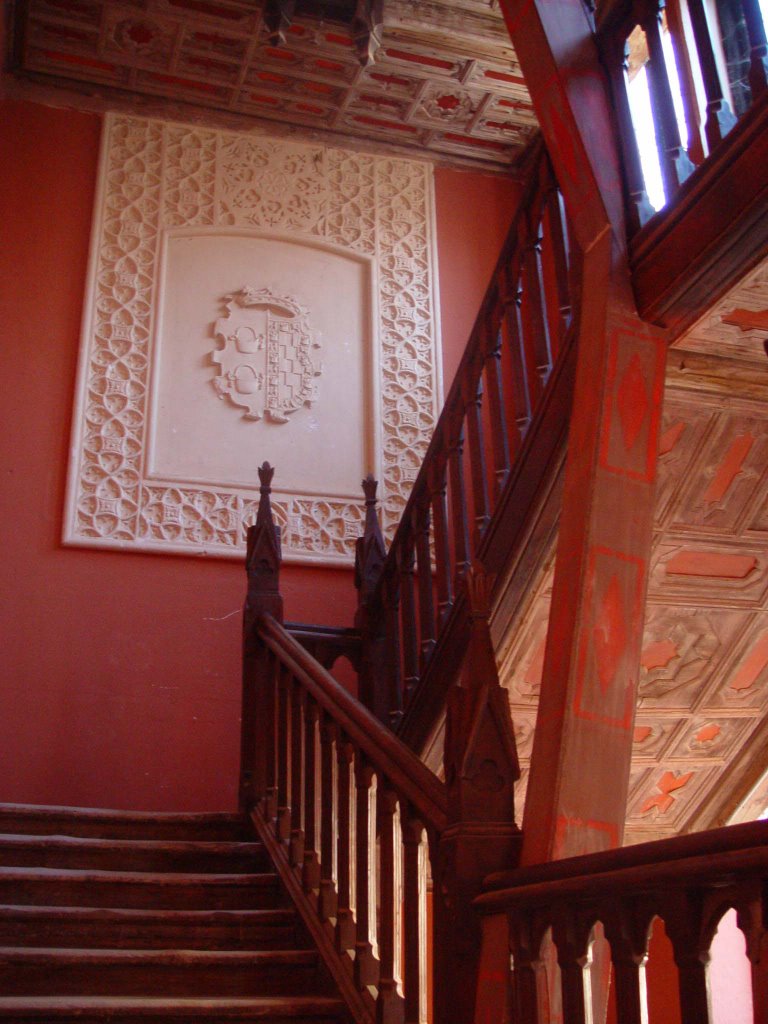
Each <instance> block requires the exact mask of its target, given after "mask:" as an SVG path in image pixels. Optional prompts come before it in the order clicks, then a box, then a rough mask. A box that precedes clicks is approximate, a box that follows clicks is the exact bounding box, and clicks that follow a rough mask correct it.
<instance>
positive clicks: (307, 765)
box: [301, 696, 320, 893]
mask: <svg viewBox="0 0 768 1024" xmlns="http://www.w3.org/2000/svg"><path fill="white" fill-rule="evenodd" d="M317 725H318V708H317V704H315V702H314V701H313V700H312V698H311V697H309V696H308V697H307V699H306V701H305V704H304V860H303V867H302V875H301V882H302V885H303V886H304V891H305V892H308V893H309V892H313V891H314V890H315V889H318V888H319V886H320V863H319V859H318V858H319V850H318V835H317V833H318V825H319V822H318V816H317V794H318V784H319V773H318V770H317V768H318V764H317V761H318V757H317V748H318V744H317Z"/></svg>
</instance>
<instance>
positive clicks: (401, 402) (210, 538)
mask: <svg viewBox="0 0 768 1024" xmlns="http://www.w3.org/2000/svg"><path fill="white" fill-rule="evenodd" d="M129 29H130V27H129V26H124V28H123V29H122V30H121V31H122V35H121V36H120V38H121V39H123V37H124V36H125V40H124V43H125V45H128V43H127V40H128V39H129V37H130V31H129ZM126 32H128V33H129V35H128V36H126V35H125V33H126ZM134 36H137V33H136V32H134ZM138 37H140V38H138ZM131 38H132V37H131ZM137 38H138V43H136V41H135V40H134V44H135V45H145V43H144V42H143V39H144V37H143V35H141V33H138V36H137ZM147 45H148V44H147ZM101 173H102V190H101V200H100V206H99V208H98V210H97V212H96V222H95V225H94V237H95V239H96V241H95V245H94V257H93V260H92V265H91V282H92V285H91V287H92V294H93V299H92V301H91V303H90V308H89V310H88V311H87V316H86V326H85V328H84V334H83V339H82V347H83V365H84V366H85V367H86V371H85V374H84V378H83V379H82V380H81V383H80V393H79V400H78V403H77V410H76V414H75V432H74V436H75V450H74V452H73V456H72V462H71V466H70V479H69V497H68V503H67V521H66V525H65V540H66V541H68V542H70V543H78V544H80V543H82V544H88V545H97V546H106V547H121V548H123V547H132V546H133V547H137V548H143V549H149V550H168V551H180V552H181V551H186V552H201V553H202V552H210V553H212V554H224V555H227V554H230V555H232V556H239V555H240V554H241V553H242V551H243V550H244V526H245V525H247V523H248V522H249V521H252V519H253V511H254V509H255V506H256V496H257V491H256V481H255V480H254V486H253V487H252V488H250V489H248V488H243V487H241V486H235V485H233V486H231V487H229V486H226V485H222V482H221V481H215V482H214V481H211V482H210V483H208V484H206V483H200V482H194V481H187V482H185V481H183V480H181V481H180V480H166V479H155V478H150V477H148V476H146V475H145V469H144V465H145V461H146V460H145V452H146V448H147V444H148V426H147V405H148V398H149V395H148V389H149V387H150V386H151V381H150V373H149V369H150V366H151V364H152V360H153V358H154V353H153V345H154V343H155V342H154V338H153V329H154V326H153V325H154V315H155V314H154V310H155V309H156V304H157V301H158V298H159V296H158V294H157V287H158V285H157V282H158V280H159V279H160V270H161V268H160V261H161V251H162V241H163V237H164V232H165V231H166V230H169V229H173V228H183V227H185V226H190V225H194V226H201V227H210V228H212V229H216V228H223V229H226V228H228V227H232V228H236V229H238V230H247V229H249V228H251V229H254V230H255V231H258V232H259V233H261V234H264V233H265V232H266V233H270V232H275V233H276V234H279V235H280V236H282V237H296V238H297V239H307V238H312V237H314V238H317V239H320V240H323V241H324V242H327V243H330V244H333V245H337V246H340V247H341V248H342V249H346V250H348V251H350V252H351V253H356V254H359V255H363V256H365V257H367V258H370V259H371V260H372V261H373V269H374V283H375V288H376V291H377V293H378V294H377V305H378V309H379V321H378V325H377V330H376V332H375V334H376V335H377V340H376V344H377V345H378V352H377V353H376V355H375V358H374V360H373V362H374V364H375V365H376V366H377V367H378V373H379V380H378V387H377V391H378V396H379V398H378V402H379V405H378V409H377V410H375V416H376V417H377V419H378V421H379V423H380V430H379V434H380V437H381V448H380V451H379V453H378V461H379V463H380V466H381V472H380V477H381V483H380V496H381V507H382V524H383V528H384V534H385V536H386V537H388V538H391V535H392V532H393V530H394V527H395V525H396V523H397V521H398V519H399V515H400V512H401V510H402V508H403V507H404V505H405V502H406V500H407V498H408V494H409V492H410V489H411V486H412V484H413V481H414V479H415V476H416V472H417V470H418V467H419V465H420V463H421V460H422V457H423V453H424V451H425V449H426V446H427V443H428V441H429V437H430V434H431V431H432V429H433V426H434V422H435V418H436V412H437V405H438V401H439V397H440V396H439V394H438V381H437V375H436V363H435V344H436V339H435V308H434V280H433V275H434V269H433V267H434V262H433V227H432V221H431V217H432V213H431V209H432V203H431V188H432V181H431V175H432V170H431V167H430V166H429V165H428V164H425V163H420V162H416V161H409V160H401V159H394V158H388V157H376V156H372V155H368V154H364V153H356V152H351V151H350V152H347V151H345V150H342V149H333V148H328V147H324V146H321V145H318V144H316V143H298V142H294V141H291V140H278V139H270V138H268V137H260V136H255V135H252V134H248V135H246V134H241V133H237V132H226V131H216V130H213V129H206V128H202V127H199V126H192V127H191V126H187V125H177V124H169V123H163V122H159V121H153V120H148V119H141V118H133V117H127V116H122V115H110V116H109V117H108V118H107V120H106V138H105V145H104V150H103V157H102V172H101ZM233 283H234V284H236V285H240V284H241V282H240V281H238V282H233ZM253 284H255V285H256V286H257V287H258V282H253ZM241 298H242V293H241ZM277 298H278V299H279V301H280V302H283V303H285V301H286V300H285V296H283V297H277ZM255 308H256V307H251V306H249V305H248V304H247V303H246V304H245V305H238V303H237V302H235V304H234V306H233V307H232V310H231V315H234V313H235V311H236V310H237V311H243V312H245V311H248V310H253V309H255ZM286 311H287V313H288V314H291V310H290V307H289V306H286V305H284V306H283V307H282V313H281V312H279V311H275V315H274V322H273V326H272V330H273V331H279V330H280V326H282V327H287V331H286V332H284V335H285V336H287V335H288V334H290V335H291V337H292V339H293V340H292V341H291V344H294V345H295V348H294V350H293V353H292V356H293V357H295V358H296V359H297V360H298V362H299V363H300V364H301V363H302V362H303V368H302V369H301V371H300V372H299V373H298V374H297V378H296V380H295V381H294V382H293V383H292V384H291V385H290V386H289V388H287V389H285V388H284V389H283V392H282V393H280V389H279V388H278V391H277V392H275V389H274V387H273V393H272V397H270V395H269V394H268V376H269V374H268V372H267V371H268V367H265V391H264V394H263V395H262V396H259V398H258V404H257V403H256V402H255V401H254V402H250V401H249V402H248V404H246V403H245V402H240V403H239V405H240V408H243V409H245V410H246V415H254V414H258V415H261V416H263V417H264V418H265V419H266V420H267V421H272V422H280V421H281V418H283V419H284V418H286V417H287V416H289V415H290V413H291V411H292V410H293V409H294V408H296V407H298V405H300V404H304V403H305V402H308V401H312V396H313V385H315V384H317V383H318V371H319V369H320V364H319V360H318V359H317V358H316V357H317V350H316V348H315V347H314V346H315V341H316V340H317V339H316V338H314V336H313V333H312V329H311V317H310V318H309V320H307V315H308V314H307V313H306V311H302V312H300V313H297V314H292V315H286ZM310 312H311V311H310ZM238 315H239V312H238ZM281 317H283V321H285V322H281V320H280V318H281ZM226 319H227V318H221V319H220V320H219V324H222V325H223V321H224V320H226ZM275 324H277V325H278V326H277V327H276V326H275ZM266 330H267V332H268V331H269V330H270V328H269V327H268V326H267V327H266ZM230 333H234V332H230ZM257 333H258V332H257ZM275 348H276V350H278V352H279V349H280V342H279V340H278V341H276V343H275ZM226 349H227V346H226V344H225V346H224V349H223V350H222V351H226ZM241 354H242V353H241ZM249 355H250V354H249ZM224 362H226V359H223V360H222V361H221V363H220V364H219V365H221V367H222V374H228V373H229V372H230V370H231V369H232V367H227V368H226V370H225V367H224V365H223V364H224ZM238 365H240V364H238ZM255 372H256V373H258V372H259V371H258V370H256V371H255ZM222 374H219V376H217V378H216V380H217V381H219V378H220V377H221V376H222ZM231 383H232V387H231V388H227V387H226V386H224V387H221V385H223V384H224V382H223V381H219V385H217V387H219V388H220V390H221V391H222V392H223V393H224V395H225V400H227V401H231V400H233V399H235V400H237V398H241V397H242V394H243V393H242V391H239V390H238V387H237V384H236V382H231ZM253 393H254V392H252V394H253ZM235 396H236V398H235ZM297 403H298V405H297ZM274 508H275V512H276V515H278V516H279V518H280V519H281V521H282V523H283V548H284V559H285V560H286V561H311V562H323V561H330V562H347V563H352V562H353V560H354V551H355V541H356V539H357V537H358V536H359V534H360V532H361V529H362V526H363V518H364V517H363V513H362V511H361V509H360V507H359V504H358V499H357V496H350V498H349V500H346V499H339V498H336V497H333V496H330V495H329V496H323V495H304V494H286V493H279V494H277V495H276V496H275V503H274Z"/></svg>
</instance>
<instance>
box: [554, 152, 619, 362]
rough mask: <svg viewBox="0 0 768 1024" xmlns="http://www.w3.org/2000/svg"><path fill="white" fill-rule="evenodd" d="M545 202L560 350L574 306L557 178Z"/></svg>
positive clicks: (564, 225)
mask: <svg viewBox="0 0 768 1024" xmlns="http://www.w3.org/2000/svg"><path fill="white" fill-rule="evenodd" d="M634 137H635V136H634V132H632V138H633V139H634ZM550 173H551V172H550ZM544 203H545V207H546V211H547V227H548V229H549V231H548V235H549V246H548V248H549V256H550V259H551V261H552V267H553V270H554V276H555V289H556V292H557V309H558V330H557V338H556V339H554V341H555V347H556V348H557V351H558V352H559V351H560V347H561V345H562V342H563V339H564V338H565V336H566V334H567V333H568V328H569V327H570V324H571V314H572V309H571V289H570V284H569V274H568V225H567V223H566V218H565V207H564V205H563V197H562V196H561V195H560V192H559V190H558V187H557V183H556V182H555V181H554V179H553V181H552V184H551V185H550V187H549V188H548V189H547V193H546V196H545V198H544Z"/></svg>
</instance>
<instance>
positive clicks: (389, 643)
mask: <svg viewBox="0 0 768 1024" xmlns="http://www.w3.org/2000/svg"><path fill="white" fill-rule="evenodd" d="M384 600H385V605H384V619H385V629H386V646H385V648H384V658H385V668H384V671H385V678H386V684H387V706H388V707H389V719H390V722H389V724H390V725H391V726H392V727H393V728H394V727H395V726H396V725H397V723H398V722H399V721H400V719H401V718H402V716H403V686H402V666H401V664H400V650H401V643H400V573H399V571H398V570H397V566H393V567H392V568H391V569H390V571H389V572H388V574H387V575H386V577H385V579H384Z"/></svg>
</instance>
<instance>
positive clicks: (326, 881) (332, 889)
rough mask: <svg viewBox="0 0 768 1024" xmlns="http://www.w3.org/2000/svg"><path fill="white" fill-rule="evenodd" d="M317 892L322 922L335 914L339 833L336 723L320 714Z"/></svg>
mask: <svg viewBox="0 0 768 1024" xmlns="http://www.w3.org/2000/svg"><path fill="white" fill-rule="evenodd" d="M319 732H320V800H319V804H320V892H319V895H318V904H317V905H318V913H319V915H320V920H321V921H327V920H328V919H329V918H331V917H334V916H335V914H336V872H335V867H336V863H335V862H336V850H335V840H336V836H337V834H338V828H339V825H338V791H337V788H336V785H337V783H336V757H335V740H336V723H335V722H334V721H333V720H332V719H331V718H330V717H329V716H328V715H321V717H320V729H319Z"/></svg>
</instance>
